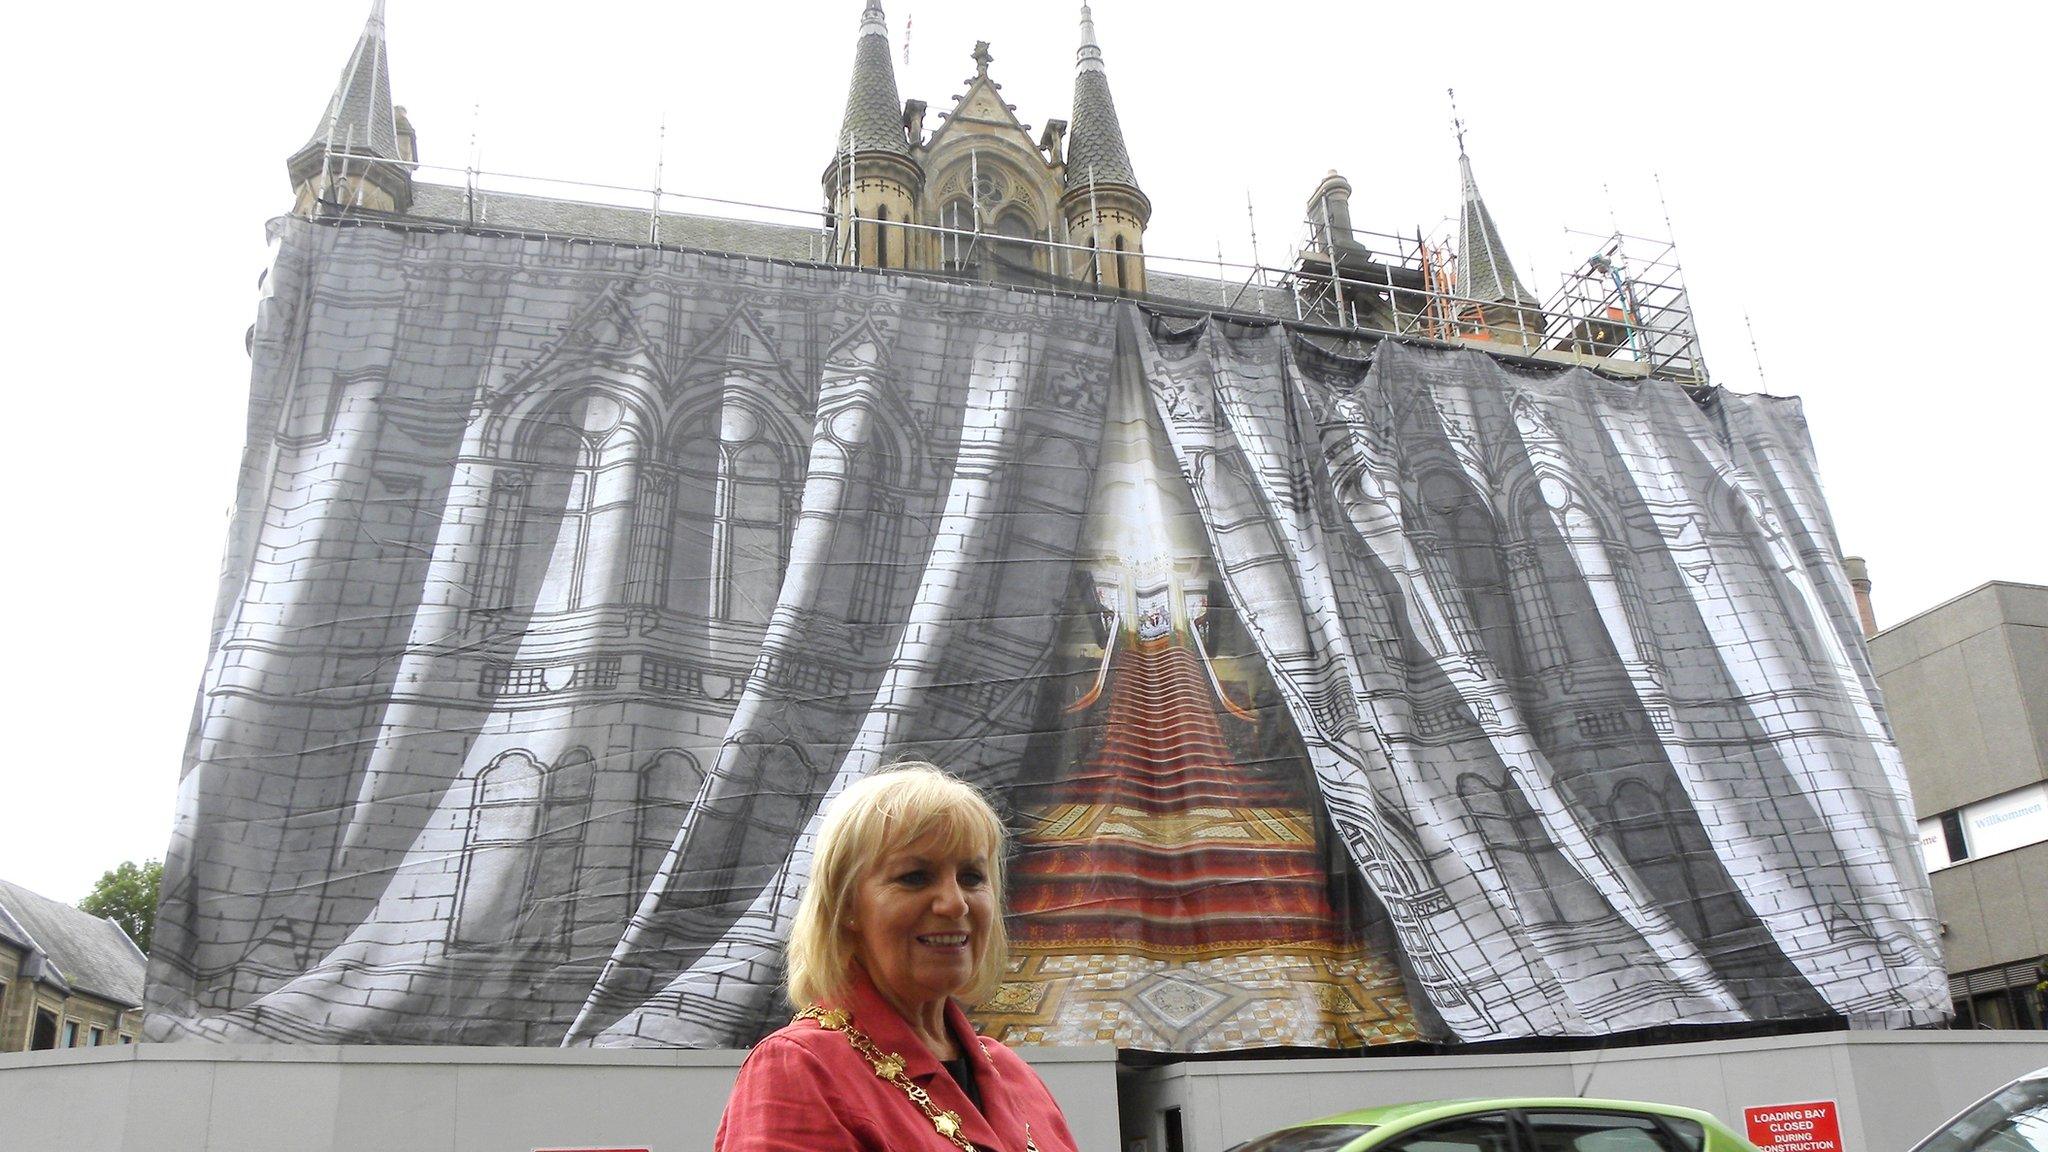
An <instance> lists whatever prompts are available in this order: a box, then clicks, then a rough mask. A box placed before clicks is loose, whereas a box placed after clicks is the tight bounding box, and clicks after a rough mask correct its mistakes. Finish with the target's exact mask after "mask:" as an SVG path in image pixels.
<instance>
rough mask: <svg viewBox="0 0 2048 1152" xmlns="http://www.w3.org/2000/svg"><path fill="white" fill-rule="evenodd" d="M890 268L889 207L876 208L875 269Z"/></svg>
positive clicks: (878, 206) (883, 205) (880, 206)
mask: <svg viewBox="0 0 2048 1152" xmlns="http://www.w3.org/2000/svg"><path fill="white" fill-rule="evenodd" d="M888 266H889V206H888V205H887V204H878V205H876V206H875V267H877V268H887V267H888Z"/></svg>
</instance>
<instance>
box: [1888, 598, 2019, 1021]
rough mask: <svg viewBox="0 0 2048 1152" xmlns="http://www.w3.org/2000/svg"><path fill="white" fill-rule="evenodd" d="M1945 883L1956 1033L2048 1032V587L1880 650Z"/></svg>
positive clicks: (1965, 605) (1957, 614)
mask: <svg viewBox="0 0 2048 1152" xmlns="http://www.w3.org/2000/svg"><path fill="white" fill-rule="evenodd" d="M1870 656H1871V662H1872V664H1873V665H1874V666H1875V668H1876V670H1877V677H1878V682H1879V683H1880V684H1881V685H1882V686H1883V688H1884V697H1885V703H1886V705H1887V707H1888V708H1889V709H1890V712H1891V719H1892V727H1893V731H1894V734H1895V735H1896V737H1897V739H1898V743H1899V750H1900V751H1901V753H1903V755H1904V757H1905V762H1906V775H1907V777H1908V779H1909V780H1910V782H1911V784H1912V789H1913V811H1914V815H1915V816H1916V817H1918V819H1919V821H1920V844H1921V849H1922V851H1923V852H1924V853H1925V854H1926V859H1927V868H1928V871H1929V872H1930V873H1931V874H1932V878H1933V881H1934V903H1935V909H1936V911H1937V913H1938V914H1939V915H1940V917H1941V921H1942V932H1943V943H1944V944H1945V945H1946V951H1947V956H1948V970H1949V980H1950V986H1951V989H1952V991H1953V993H1954V996H1955V1011H1956V1026H1957V1027H1984V1028H2041V1027H2044V1026H2048V1020H2044V1019H2043V1015H2042V1005H2041V1002H2040V994H2039V992H2038V990H2037V988H2036V985H2037V983H2038V981H2040V980H2041V978H2042V973H2041V968H2042V966H2043V965H2048V587H2043V586H2041V585H2039V584H2015V583H2009V582H2005V581H1993V582H1991V583H1988V584H1984V585H1981V586H1979V587H1977V588H1975V589H1973V590H1971V591H1969V592H1966V593H1964V594H1963V595H1961V596H1958V597H1956V598H1955V599H1953V600H1950V601H1949V602H1948V603H1946V604H1942V605H1940V606H1939V607H1936V608H1932V609H1929V610H1928V611H1926V612H1922V613H1921V614H1919V615H1918V616H1915V617H1913V618H1912V619H1910V620H1907V621H1905V622H1903V623H1900V624H1896V625H1893V626H1892V627H1890V628H1887V629H1885V630H1884V631H1882V632H1880V633H1878V634H1877V635H1875V636H1873V637H1871V638H1870Z"/></svg>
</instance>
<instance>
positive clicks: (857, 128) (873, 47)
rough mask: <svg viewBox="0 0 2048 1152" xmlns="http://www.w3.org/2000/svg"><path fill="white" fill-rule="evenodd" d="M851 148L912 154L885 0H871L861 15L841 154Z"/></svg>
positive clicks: (848, 89) (843, 126) (856, 151)
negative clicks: (898, 92)
mask: <svg viewBox="0 0 2048 1152" xmlns="http://www.w3.org/2000/svg"><path fill="white" fill-rule="evenodd" d="M849 149H850V150H851V151H853V152H855V153H861V152H893V153H895V154H897V155H899V156H908V155H909V154H910V146H909V144H908V142H907V140H906V137H905V135H904V128H903V105H902V103H901V102H900V101H899V100H897V98H896V68H895V66H894V65H892V64H891V63H890V62H889V26H888V24H887V22H886V21H885V20H884V19H883V17H882V0H868V3H867V8H866V9H865V10H863V11H862V12H861V14H860V40H859V42H858V43H857V44H856V45H855V47H854V50H853V82H852V84H851V85H850V86H848V88H847V90H846V120H845V122H844V123H843V124H842V125H841V126H840V129H839V147H838V154H839V155H841V156H844V155H846V153H847V152H848V150H849Z"/></svg>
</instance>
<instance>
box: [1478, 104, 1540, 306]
mask: <svg viewBox="0 0 2048 1152" xmlns="http://www.w3.org/2000/svg"><path fill="white" fill-rule="evenodd" d="M1458 176H1459V179H1460V180H1461V181H1462V182H1463V194H1464V206H1463V208H1462V210H1461V212H1460V216H1459V220H1458V295H1460V296H1463V297H1466V298H1467V299H1471V300H1478V301H1480V302H1482V303H1486V304H1508V305H1514V306H1516V307H1520V308H1534V307H1537V306H1538V301H1537V299H1536V297H1535V296H1534V295H1532V294H1531V293H1530V292H1529V290H1528V289H1527V288H1524V287H1522V280H1521V278H1520V277H1519V276H1517V275H1515V266H1514V265H1513V264H1512V263H1510V262H1509V260H1508V250H1507V247H1506V246H1505V245H1503V244H1502V243H1501V241H1500V229H1498V228H1496V227H1494V225H1493V214H1492V213H1491V212H1488V211H1487V210H1486V201H1485V200H1483V199H1481V198H1480V196H1479V182H1478V181H1476V180H1474V179H1473V178H1472V158H1471V157H1470V156H1467V155H1466V154H1465V130H1464V128H1463V126H1462V125H1461V126H1460V127H1459V129H1458Z"/></svg>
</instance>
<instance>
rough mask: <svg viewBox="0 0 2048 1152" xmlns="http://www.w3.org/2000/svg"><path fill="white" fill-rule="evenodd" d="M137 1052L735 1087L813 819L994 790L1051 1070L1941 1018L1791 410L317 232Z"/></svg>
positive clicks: (1815, 486) (1419, 351)
mask: <svg viewBox="0 0 2048 1152" xmlns="http://www.w3.org/2000/svg"><path fill="white" fill-rule="evenodd" d="M274 227H275V228H276V229H277V230H278V249H277V258H276V263H275V266H274V267H273V269H272V271H271V273H270V275H269V277H268V280H267V286H266V297H265V299H264V301H263V303H262V305H261V311H260V314H259V317H258V322H257V326H256V331H255V342H254V355H255V371H254V381H253V386H252V392H251V401H250V419H249V431H248V445H247V448H246V451H245V455H244V460H243V468H242V473H241V479H240V492H239V498H238V503H237V506H236V511H235V515H234V518H233V521H232V527H231V531H230V535H229V543H228V552H227V559H226V562H225V564H224V567H223V575H222V584H221V592H220V599H219V608H218V612H217V616H216V619H215V629H214V638H213V643H212V647H211V651H210V655H209V659H208V664H207V670H206V673H205V678H204V681H203V683H202V685H201V690H200V696H199V703H198V708H197V713H196V716H195V721H194V727H193V732H192V738H191V743H190V749H189V755H188V762H187V765H186V769H185V774H184V777H183V782H182V786H181V790H180V798H179V808H178V820H177V825H176V831H175V836H174V840H173V843H172V845H171V850H170V855H169V860H168V862H167V870H166V876H165V881H164V884H165V889H164V892H165V894H164V903H163V908H162V911H161V914H160V917H159V921H158V925H157V929H156V937H157V946H156V951H155V954H154V956H153V957H152V963H151V969H150V986H149V1000H150V1004H149V1011H150V1021H151V1027H152V1029H153V1031H154V1037H155V1038H158V1039H170V1038H186V1037H203V1038H210V1039H221V1040H243V1039H267V1040H279V1041H295V1042H318V1043H341V1042H399V1043H489V1044H526V1045H646V1046H733V1045H741V1044H745V1043H748V1042H749V1041H751V1040H752V1039H754V1038H755V1037H756V1036H758V1035H759V1034H761V1033H762V1032H764V1031H766V1030H768V1029H769V1028H771V1027H773V1026H774V1025H775V1024H776V1023H778V1022H779V1021H780V1020H781V1019H782V1018H784V1017H785V1015H786V1013H787V1010H788V1009H787V1005H786V1004H784V1003H783V1001H782V999H781V996H782V994H781V990H780V987H779V981H780V977H781V971H780V949H781V940H782V938H783V936H784V934H785V933H786V930H787V927H788V924H789V920H790V917H791V914H792V912H793V909H794V905H795V902H796V899H797V897H798V895H799V894H800V893H801V891H802V889H803V887H804V884H805V883H806V879H807V875H808V869H809V864H810V845H811V840H812V837H813V835H814V833H815V829H816V825H817V820H818V814H819V809H820V807H821V804H822V803H823V801H824V800H825V799H827V798H828V797H830V796H831V795H832V794H834V793H835V792H836V791H837V790H839V789H841V788H843V787H844V786H845V785H846V784H847V783H848V782H850V781H852V780H855V779H858V778H860V777H862V776H864V775H866V774H869V773H872V772H875V771H877V770H879V769H881V768H882V767H884V766H885V765H887V764H889V763H890V762H892V761H896V760H901V759H913V758H914V759H929V760H933V761H936V762H938V763H940V764H942V765H945V766H946V767H948V768H950V769H951V770H953V771H955V772H958V773H960V774H961V775H963V776H965V777H967V778H969V779H971V780H974V781H975V782H977V783H979V784H981V785H983V786H984V787H985V788H986V789H988V791H989V792H990V794H991V796H992V798H993V799H994V800H995V802H996V803H997V805H998V808H999V810H1000V811H1002V813H1003V814H1004V816H1005V818H1006V819H1007V820H1008V822H1009V824H1010V827H1011V829H1012V831H1013V833H1014V844H1013V849H1014V850H1013V853H1012V857H1011V859H1010V860H1009V861H1008V863H1007V871H1008V877H1007V892H1006V896H1007V902H1008V912H1009V916H1010V919H1011V925H1012V931H1013V935H1014V936H1015V947H1014V950H1013V955H1012V957H1011V959H1010V964H1009V969H1008V972H1007V975H1006V979H1005V982H1004V983H1003V985H1002V987H1001V989H1000V991H999V992H998V993H997V995H996V996H995V997H994V998H993V999H992V1000H991V1001H990V1002H989V1003H987V1004H985V1005H982V1006H980V1008H979V1010H978V1015H979V1018H980V1020H981V1021H982V1022H983V1024H984V1025H985V1026H987V1027H988V1028H989V1029H990V1030H991V1031H992V1032H994V1033H995V1034H998V1035H1001V1036H1003V1037H1004V1038H1006V1039H1009V1040H1012V1041H1015V1042H1022V1043H1049V1044H1075V1043H1096V1042H1100V1041H1102V1040H1110V1041H1113V1042H1115V1043H1116V1044H1117V1045H1119V1046H1120V1047H1125V1048H1133V1049H1144V1050H1151V1051H1161V1052H1195V1051H1217V1050H1232V1049H1245V1048H1257V1047H1269V1046H1283V1045H1287V1046H1310V1047H1329V1048H1341V1047H1356V1046H1361V1045H1369V1044H1380V1043H1387V1042H1398V1041H1402V1040H1411V1039H1417V1038H1427V1039H1438V1040H1465V1041H1481V1040H1489V1039H1498V1038H1511V1037H1528V1036H1573V1035H1595V1034H1606V1033H1613V1032H1619V1031H1625V1030H1631V1029H1638V1028H1643V1027H1650V1026H1657V1025H1665V1024H1674V1023H1720V1022H1729V1023H1733V1022H1745V1021H1759V1020H1791V1019H1800V1018H1811V1017H1821V1016H1833V1015H1843V1016H1850V1017H1854V1018H1858V1019H1863V1020H1868V1021H1871V1022H1877V1023H1889V1024H1910V1023H1921V1022H1929V1021H1934V1020H1938V1019H1940V1018H1941V1016H1942V1014H1943V1012H1944V1011H1945V1009H1946V1005H1947V983H1946V978H1945V977H1944V975H1943V973H1942V969H1941V965H1940V960H1939V951H1938V945H1937V942H1936V933H1935V922H1934V918H1933V915H1932V909H1931V902H1930V897H1929V891H1928V885H1927V880H1926V876H1925V873H1924V871H1923V869H1922V865H1921V863H1920V860H1919V856H1918V854H1917V850H1916V843H1917V838H1916V836H1915V834H1914V831H1913V829H1912V827H1911V826H1910V823H1909V820H1908V817H1907V806H1906V803H1905V797H1904V790H1903V783H1902V776H1901V772H1900V767H1899V762H1898V757H1897V753H1896V751H1895V749H1894V747H1893V745H1892V742H1891V740H1890V738H1889V735H1888V732H1887V728H1886V722H1885V718H1884V713H1883V709H1882V706H1881V703H1880V701H1879V699H1878V697H1877V693H1876V690H1875V687H1874V681H1873V678H1872V675H1871V672H1870V669H1869V667H1868V664H1867V661H1866V658H1865V654H1864V650H1863V646H1862V641H1861V639H1860V635H1859V632H1858V630H1857V627H1856V623H1855V611H1854V607H1853V602H1852V600H1851V596H1850V592H1849V587H1848V583H1847V581H1846V579H1845V577H1844V576H1843V573H1842V571H1841V568H1840V564H1839V561H1838V559H1837V556H1838V549H1837V546H1836V543H1835V540H1834V536H1833V531H1832V528H1831V526H1830V524H1829V521H1828V517H1827V512H1826V508H1825V506H1824V504H1823V502H1822V499H1821V495H1820V486H1819V483H1818V480H1817V477H1816V475H1815V470H1814V465H1813V460H1812V453H1811V449H1810V445H1809V443H1808V440H1807V437H1806V434H1805V430H1804V424H1803V421H1802V419H1801V417H1800V414H1799V408H1798V404H1797V402H1796V401H1792V400H1786V399H1777V398H1767V397H1757V396H1740V395H1733V394H1729V393H1725V392H1714V393H1712V394H1709V395H1706V396H1705V397H1704V398H1699V399H1696V398H1694V397H1692V396H1689V395H1688V394H1687V392H1686V391H1685V390H1683V389H1682V388H1680V387H1678V386H1676V385H1673V384H1670V383H1667V382H1661V381H1655V380H1619V379H1612V378H1607V377H1603V376H1600V375H1596V374H1594V373H1592V372H1589V371H1586V370H1584V369H1563V368H1548V367H1538V366H1532V365H1528V364H1520V363H1509V362H1507V361H1504V360H1501V359H1497V358H1494V357H1490V356H1488V355H1486V354H1484V353H1482V352H1477V351H1470V350H1456V349H1450V348H1443V347H1434V346H1424V345H1416V344H1405V343H1399V342H1394V341H1385V342H1381V343H1377V344H1369V343H1363V342H1355V341H1354V342H1350V343H1347V344H1344V345H1343V346H1342V348H1341V350H1338V351H1333V348H1336V347H1337V345H1336V344H1334V343H1333V342H1332V341H1331V340H1330V339H1328V338H1327V337H1326V336H1323V335H1319V334H1318V333H1317V332H1315V331H1312V330H1306V329H1299V328H1296V327H1293V326H1290V325H1286V324H1279V323H1274V324H1268V325H1262V326H1253V325H1249V324H1245V323H1242V322H1239V321H1233V320H1226V319H1222V318H1219V317H1213V316H1210V317H1201V316H1192V315H1186V314H1178V315H1171V314H1167V313H1163V312H1159V311H1156V310H1148V309H1146V308H1145V307H1142V306H1140V305H1139V304H1136V303H1134V302H1131V301H1116V300H1108V299H1100V298H1090V297H1080V296H1074V295H1068V294H1061V293H1055V292H1047V291H1026V290H1018V289H1006V288H1001V287H995V286H989V285H982V284H971V283H955V282H948V281H945V280H942V279H937V278H927V277H914V276H904V275H899V274H892V273H886V272H867V271H854V270H847V269H830V268H823V267H815V266H805V265H798V264H788V263H771V262H765V261H756V260H746V259H740V258H734V257H720V256H710V255H699V254H690V253H683V252H676V251H668V250H662V249H656V248H649V247H638V246H631V245H612V244H605V243H587V242H570V241H560V240H542V239H521V238H517V237H502V236H488V235H480V234H465V233H462V232H456V231H439V230H426V229H421V230H406V229H403V228H397V227H382V226H344V225H336V224H323V223H316V222H312V221H309V220H305V219H300V218H292V219H287V220H284V221H280V222H279V223H277V224H276V225H274Z"/></svg>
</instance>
